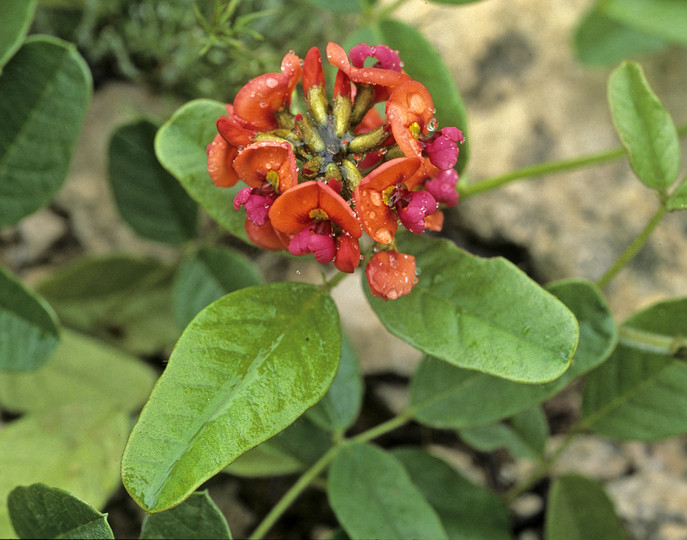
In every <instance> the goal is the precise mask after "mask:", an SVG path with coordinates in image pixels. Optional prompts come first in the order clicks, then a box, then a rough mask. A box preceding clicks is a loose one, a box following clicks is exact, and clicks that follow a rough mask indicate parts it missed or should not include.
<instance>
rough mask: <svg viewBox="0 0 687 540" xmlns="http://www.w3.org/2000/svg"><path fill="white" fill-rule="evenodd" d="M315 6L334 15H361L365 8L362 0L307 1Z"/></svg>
mask: <svg viewBox="0 0 687 540" xmlns="http://www.w3.org/2000/svg"><path fill="white" fill-rule="evenodd" d="M305 1H306V2H307V3H308V4H310V5H311V6H314V7H316V8H319V9H323V10H325V11H331V12H332V13H361V12H362V11H363V7H362V4H361V1H360V0H305Z"/></svg>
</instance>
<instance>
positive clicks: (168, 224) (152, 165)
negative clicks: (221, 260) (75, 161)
mask: <svg viewBox="0 0 687 540" xmlns="http://www.w3.org/2000/svg"><path fill="white" fill-rule="evenodd" d="M156 133H157V126H156V125H155V124H153V123H152V122H149V121H147V120H138V121H135V122H132V123H129V124H126V125H124V126H120V127H119V128H118V129H117V130H116V131H115V132H114V133H113V134H112V137H111V138H110V146H109V150H108V156H109V161H108V175H109V178H110V185H111V186H112V191H113V193H114V199H115V202H116V203H117V208H118V209H119V213H120V214H121V215H122V217H123V218H124V219H125V220H126V222H127V223H128V224H129V225H131V227H132V228H133V229H134V231H136V232H137V233H138V234H139V235H141V236H143V237H145V238H150V239H151V240H157V241H158V242H164V243H167V244H181V243H183V242H186V241H187V240H190V239H192V238H194V237H195V236H196V230H197V225H198V207H197V206H196V204H195V202H194V201H192V200H191V199H190V198H189V196H188V195H187V194H186V192H185V191H184V189H183V188H182V187H181V186H180V185H179V182H177V180H176V178H174V177H173V176H171V175H170V174H169V173H168V172H167V171H166V170H165V169H164V168H163V167H162V165H160V163H159V162H158V160H157V158H156V157H155V147H154V141H155V134H156Z"/></svg>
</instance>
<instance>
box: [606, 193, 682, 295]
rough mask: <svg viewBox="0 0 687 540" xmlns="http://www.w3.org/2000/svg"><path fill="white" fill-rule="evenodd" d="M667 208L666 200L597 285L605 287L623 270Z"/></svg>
mask: <svg viewBox="0 0 687 540" xmlns="http://www.w3.org/2000/svg"><path fill="white" fill-rule="evenodd" d="M667 210H668V209H667V207H666V204H665V202H662V203H661V206H660V207H659V208H658V210H657V211H656V213H655V214H654V215H653V217H652V218H651V220H649V223H647V224H646V227H644V230H643V231H642V232H641V233H639V236H637V238H635V241H634V242H632V244H630V245H629V246H628V248H627V249H626V250H625V251H624V253H623V254H622V255H621V256H620V257H618V260H617V261H615V263H614V264H613V266H611V267H610V268H609V269H608V270H606V273H605V274H604V275H603V276H601V278H600V279H599V281H597V282H596V285H597V286H598V287H599V288H600V289H603V288H604V287H605V286H606V285H608V284H609V282H610V281H611V280H612V279H613V278H614V277H615V276H616V274H617V273H618V272H620V270H622V269H623V268H624V267H625V265H626V264H627V263H629V262H630V261H631V260H632V259H633V258H634V256H635V255H637V252H638V251H639V250H640V249H641V247H642V246H643V245H644V243H645V242H646V241H647V240H648V239H649V236H651V233H652V232H654V229H655V228H656V226H657V225H658V224H659V223H660V222H661V219H662V218H663V216H664V215H665V213H666V212H667Z"/></svg>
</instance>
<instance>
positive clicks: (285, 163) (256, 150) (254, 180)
mask: <svg viewBox="0 0 687 540" xmlns="http://www.w3.org/2000/svg"><path fill="white" fill-rule="evenodd" d="M234 170H235V171H236V173H237V174H238V175H239V177H240V178H241V180H243V181H244V182H245V183H246V184H248V185H249V186H251V187H256V188H259V187H262V185H263V184H264V183H265V182H266V181H268V178H267V175H268V174H269V172H270V171H274V172H276V173H277V175H278V177H279V183H278V188H279V191H280V192H281V193H283V192H284V191H286V190H288V189H290V188H291V187H293V186H295V185H296V184H297V183H298V167H297V165H296V156H295V155H294V153H293V149H292V148H291V145H290V144H289V143H287V142H277V141H260V142H256V143H253V144H251V145H248V146H246V147H245V148H244V149H243V150H241V151H240V152H239V154H238V156H236V159H235V160H234Z"/></svg>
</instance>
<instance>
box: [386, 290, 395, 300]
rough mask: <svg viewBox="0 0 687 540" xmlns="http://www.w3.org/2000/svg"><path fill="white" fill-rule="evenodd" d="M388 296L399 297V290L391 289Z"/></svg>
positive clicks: (391, 297)
mask: <svg viewBox="0 0 687 540" xmlns="http://www.w3.org/2000/svg"><path fill="white" fill-rule="evenodd" d="M386 297H387V298H388V299H389V300H396V298H398V291H397V290H396V289H390V290H389V292H387V293H386Z"/></svg>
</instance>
